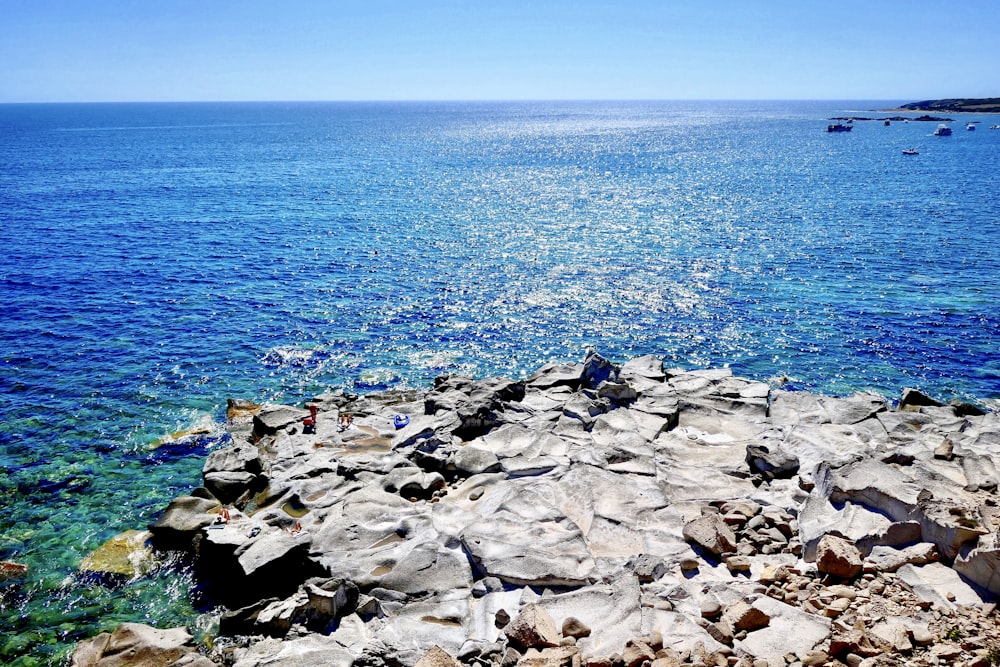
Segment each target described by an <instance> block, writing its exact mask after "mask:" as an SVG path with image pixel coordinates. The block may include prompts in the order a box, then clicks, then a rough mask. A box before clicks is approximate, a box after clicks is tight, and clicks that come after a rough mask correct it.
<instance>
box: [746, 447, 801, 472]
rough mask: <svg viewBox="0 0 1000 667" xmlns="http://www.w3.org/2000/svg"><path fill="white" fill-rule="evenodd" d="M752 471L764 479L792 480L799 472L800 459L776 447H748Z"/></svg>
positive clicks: (748, 461) (748, 457)
mask: <svg viewBox="0 0 1000 667" xmlns="http://www.w3.org/2000/svg"><path fill="white" fill-rule="evenodd" d="M747 463H748V464H749V465H750V470H751V471H753V472H754V473H756V474H758V475H761V476H762V477H764V479H790V478H792V477H794V476H795V475H797V474H798V472H799V459H798V457H797V456H795V455H794V454H790V453H788V452H786V451H783V450H782V449H779V448H777V447H774V446H767V445H761V444H750V445H747Z"/></svg>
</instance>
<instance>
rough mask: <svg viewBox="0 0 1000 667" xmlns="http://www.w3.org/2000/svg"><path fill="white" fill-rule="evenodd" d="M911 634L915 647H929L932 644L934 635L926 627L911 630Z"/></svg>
mask: <svg viewBox="0 0 1000 667" xmlns="http://www.w3.org/2000/svg"><path fill="white" fill-rule="evenodd" d="M912 634H913V643H914V644H916V645H917V646H929V645H931V644H933V643H934V633H932V632H931V631H930V630H929V629H928V628H927V627H926V626H924V627H916V628H913V630H912Z"/></svg>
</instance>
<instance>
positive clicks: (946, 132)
mask: <svg viewBox="0 0 1000 667" xmlns="http://www.w3.org/2000/svg"><path fill="white" fill-rule="evenodd" d="M934 136H935V137H950V136H951V128H950V127H948V126H947V125H945V124H944V123H941V124H940V125H938V126H937V129H936V130H934Z"/></svg>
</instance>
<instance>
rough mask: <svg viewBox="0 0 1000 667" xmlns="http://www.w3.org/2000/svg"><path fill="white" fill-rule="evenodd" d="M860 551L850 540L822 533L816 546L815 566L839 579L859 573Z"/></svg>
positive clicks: (860, 566) (860, 564)
mask: <svg viewBox="0 0 1000 667" xmlns="http://www.w3.org/2000/svg"><path fill="white" fill-rule="evenodd" d="M862 565H863V562H862V560H861V552H860V551H858V548H857V547H856V546H854V545H853V544H852V543H851V542H849V541H847V540H845V539H843V538H841V537H836V536H835V535H824V536H823V537H822V538H820V541H819V544H818V545H817V546H816V568H817V569H818V570H819V571H820V572H822V573H824V574H829V575H832V576H834V577H840V578H841V579H852V578H854V577H856V576H858V575H859V574H861V568H862Z"/></svg>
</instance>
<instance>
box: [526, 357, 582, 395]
mask: <svg viewBox="0 0 1000 667" xmlns="http://www.w3.org/2000/svg"><path fill="white" fill-rule="evenodd" d="M582 375H583V366H582V365H581V364H565V363H549V364H545V365H544V366H542V367H541V368H540V369H538V370H537V371H535V372H534V373H532V374H531V375H529V376H528V379H527V380H525V384H526V385H527V386H528V387H530V388H532V389H551V388H553V387H569V388H570V389H573V390H574V391H575V390H576V389H577V388H578V387H579V386H580V377H581V376H582Z"/></svg>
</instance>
